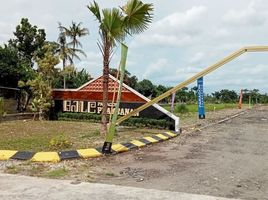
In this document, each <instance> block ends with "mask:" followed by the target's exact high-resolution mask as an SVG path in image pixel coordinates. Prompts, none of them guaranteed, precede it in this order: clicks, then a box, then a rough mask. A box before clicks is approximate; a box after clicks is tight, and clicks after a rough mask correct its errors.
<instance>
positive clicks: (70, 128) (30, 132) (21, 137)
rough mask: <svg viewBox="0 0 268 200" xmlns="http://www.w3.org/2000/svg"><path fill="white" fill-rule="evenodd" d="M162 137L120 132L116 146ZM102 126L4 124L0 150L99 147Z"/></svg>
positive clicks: (135, 131)
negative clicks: (141, 139) (146, 138)
mask: <svg viewBox="0 0 268 200" xmlns="http://www.w3.org/2000/svg"><path fill="white" fill-rule="evenodd" d="M156 133H159V130H157V129H147V128H131V129H127V128H120V130H119V131H118V132H117V134H116V137H115V138H114V143H118V142H127V141H129V140H132V139H137V138H140V137H142V136H144V135H146V136H150V135H152V134H156ZM104 139H105V138H104V137H103V136H101V134H100V124H97V123H90V122H70V121H33V120H26V121H22V120H14V121H4V122H2V123H1V125H0V150H19V151H34V152H36V151H61V150H71V149H83V148H92V147H100V146H102V145H103V142H104Z"/></svg>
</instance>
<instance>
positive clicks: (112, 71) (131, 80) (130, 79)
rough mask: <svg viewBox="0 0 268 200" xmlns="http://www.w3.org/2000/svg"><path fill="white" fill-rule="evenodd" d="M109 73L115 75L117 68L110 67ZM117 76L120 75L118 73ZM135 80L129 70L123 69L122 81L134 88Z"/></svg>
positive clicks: (136, 80) (136, 79)
mask: <svg viewBox="0 0 268 200" xmlns="http://www.w3.org/2000/svg"><path fill="white" fill-rule="evenodd" d="M109 73H110V74H111V75H112V76H114V77H117V74H118V70H117V69H115V68H110V69H109ZM118 77H120V73H119V74H118ZM137 82H138V78H137V77H136V76H131V73H130V72H129V71H127V70H125V74H124V83H125V84H127V85H128V86H130V87H132V88H135V87H136V85H137Z"/></svg>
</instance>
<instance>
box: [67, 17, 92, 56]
mask: <svg viewBox="0 0 268 200" xmlns="http://www.w3.org/2000/svg"><path fill="white" fill-rule="evenodd" d="M81 26H82V22H79V23H78V24H77V23H76V22H73V21H72V24H71V26H69V28H65V27H63V28H64V30H65V34H66V36H67V37H69V38H70V39H71V42H69V43H68V45H70V46H71V47H72V49H73V51H78V49H77V47H81V48H82V44H81V42H80V41H79V40H78V38H80V37H84V36H86V35H88V34H89V31H88V29H87V28H83V27H81ZM79 50H80V52H79V53H81V54H83V55H84V56H86V54H85V53H84V52H83V51H82V50H81V49H79Z"/></svg>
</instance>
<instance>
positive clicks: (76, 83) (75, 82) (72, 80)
mask: <svg viewBox="0 0 268 200" xmlns="http://www.w3.org/2000/svg"><path fill="white" fill-rule="evenodd" d="M67 69H68V70H70V71H69V72H68V73H67V76H66V87H67V88H79V87H80V86H82V85H83V84H85V83H86V82H88V81H90V80H92V77H91V75H90V74H89V73H88V72H87V71H86V70H85V69H82V70H80V71H79V70H77V69H75V68H71V67H67ZM62 82H63V76H62V75H60V74H59V75H58V76H57V77H56V79H55V88H61V87H62Z"/></svg>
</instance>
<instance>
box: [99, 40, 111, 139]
mask: <svg viewBox="0 0 268 200" xmlns="http://www.w3.org/2000/svg"><path fill="white" fill-rule="evenodd" d="M109 59H110V43H109V42H107V43H106V45H105V48H104V55H103V98H102V117H101V122H102V127H101V134H102V135H103V136H104V135H106V133H107V123H108V122H107V108H108V83H109Z"/></svg>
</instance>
